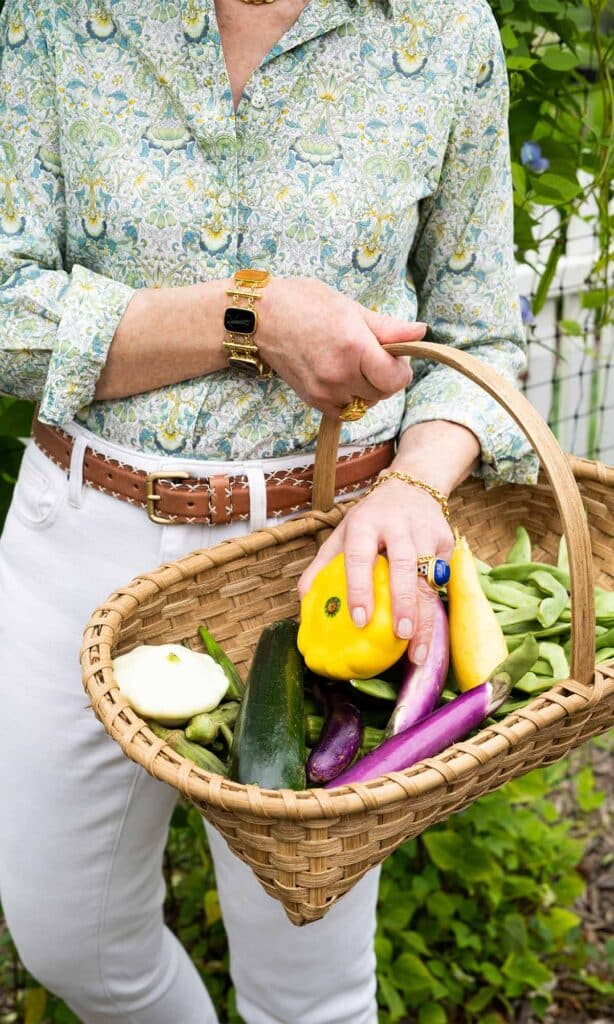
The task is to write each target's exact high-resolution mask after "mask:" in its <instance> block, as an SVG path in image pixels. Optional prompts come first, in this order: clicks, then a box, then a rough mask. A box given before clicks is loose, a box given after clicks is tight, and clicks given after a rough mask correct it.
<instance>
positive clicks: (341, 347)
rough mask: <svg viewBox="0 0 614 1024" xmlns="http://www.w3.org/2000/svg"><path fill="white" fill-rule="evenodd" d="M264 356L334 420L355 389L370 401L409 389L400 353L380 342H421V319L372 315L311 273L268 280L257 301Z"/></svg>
mask: <svg viewBox="0 0 614 1024" xmlns="http://www.w3.org/2000/svg"><path fill="white" fill-rule="evenodd" d="M258 313H259V325H258V333H257V335H256V340H257V343H258V347H259V349H260V352H261V353H262V356H263V358H264V359H265V360H266V362H267V363H268V365H269V366H271V367H272V369H273V370H275V371H276V373H277V374H278V375H279V376H280V377H282V378H283V380H285V381H286V383H287V384H289V385H290V387H291V388H293V389H294V391H296V392H297V394H298V395H300V397H301V398H302V399H303V401H305V402H306V403H307V404H308V405H311V406H314V407H315V408H316V409H320V411H321V412H323V413H324V414H325V415H327V416H329V417H331V418H333V419H337V418H338V416H339V410H340V409H341V408H342V407H343V406H344V405H346V404H347V403H348V402H350V401H351V399H352V398H353V397H354V396H355V395H356V396H358V397H360V398H364V399H365V401H366V402H367V403H368V404H369V405H374V404H375V403H376V402H379V401H380V400H381V399H382V398H389V397H390V396H391V395H393V394H394V393H395V392H396V391H400V390H401V389H402V388H406V387H407V386H408V385H409V384H410V382H411V378H412V373H411V369H410V367H409V362H408V360H407V359H406V358H404V357H402V356H401V357H395V356H391V355H389V354H388V353H387V352H385V351H384V350H383V349H382V347H381V346H382V345H383V344H388V343H391V342H403V341H419V340H420V338H422V337H424V333H425V331H426V325H425V324H419V323H413V324H411V323H406V322H405V321H404V320H399V319H397V318H396V317H392V316H388V315H386V314H384V313H374V312H373V311H372V310H369V309H367V308H366V307H365V306H361V305H360V303H359V302H356V301H355V300H354V299H350V298H348V297H347V296H346V295H342V294H341V292H338V291H336V290H335V289H334V288H331V287H329V285H327V284H323V282H321V281H318V280H316V279H315V278H309V277H287V278H275V277H274V278H273V279H272V280H271V283H270V284H269V285H268V286H267V287H266V288H265V289H264V290H263V292H262V297H261V298H260V299H259V302H258Z"/></svg>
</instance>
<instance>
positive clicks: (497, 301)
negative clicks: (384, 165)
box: [401, 4, 538, 483]
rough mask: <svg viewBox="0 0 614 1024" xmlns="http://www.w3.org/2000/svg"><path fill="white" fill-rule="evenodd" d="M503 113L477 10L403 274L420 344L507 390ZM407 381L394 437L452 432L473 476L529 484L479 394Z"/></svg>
mask: <svg viewBox="0 0 614 1024" xmlns="http://www.w3.org/2000/svg"><path fill="white" fill-rule="evenodd" d="M486 6H487V5H486V4H484V7H485V8H486ZM507 111H508V84H507V72H506V67H505V60H504V56H503V51H502V47H501V42H500V38H499V32H498V28H497V25H496V22H495V20H494V18H493V16H492V14H491V12H490V11H489V10H487V11H485V12H482V16H481V17H480V20H479V22H478V23H477V25H476V32H475V35H474V42H473V47H472V52H471V54H470V56H469V59H468V63H467V75H466V79H465V85H464V89H463V93H462V96H461V98H460V100H459V105H458V108H457V112H456V116H455V118H454V122H453V124H452V128H451V132H450V136H449V141H448V147H447V150H446V153H445V157H444V161H443V165H442V168H441V173H440V177H439V181H438V184H437V188H436V190H435V193H434V194H433V195H432V196H430V197H428V198H427V199H426V200H424V201H423V203H422V205H421V209H420V224H419V228H418V232H417V235H416V239H415V241H414V245H413V247H412V252H411V254H410V257H409V261H408V270H409V274H410V278H411V279H412V281H413V284H414V287H415V289H416V294H417V296H418V317H417V319H419V320H422V321H424V322H426V323H427V324H429V329H430V337H431V338H432V339H433V340H434V341H437V342H441V343H444V344H448V345H452V346H454V347H455V348H459V349H463V350H465V351H466V352H468V353H469V354H470V355H472V356H475V357H476V358H477V359H480V360H482V361H483V362H485V363H487V364H488V365H489V366H491V367H492V368H493V369H494V370H496V371H497V372H498V373H501V374H502V375H503V376H505V377H506V378H507V379H508V380H511V381H512V382H513V383H514V384H517V382H518V378H519V374H520V373H521V372H522V371H523V370H524V369H525V367H526V342H525V338H524V331H523V327H522V321H521V317H520V308H519V299H518V294H517V286H516V271H515V264H514V255H513V253H514V248H513V202H512V187H511V168H510V155H509V140H508V129H507ZM414 374H415V377H414V380H415V383H414V384H413V386H412V387H411V388H409V389H408V392H407V398H406V406H405V411H404V415H403V420H402V424H401V432H403V431H405V430H407V429H408V428H409V427H410V426H413V425H414V424H416V423H422V422H425V421H427V420H436V419H437V420H441V419H445V420H450V421H452V422H454V423H459V424H461V425H462V426H464V427H467V428H468V429H469V430H471V431H472V432H473V433H474V434H475V436H476V437H477V439H478V441H479V442H480V446H481V458H480V463H479V466H478V469H477V471H476V472H477V474H478V475H480V476H482V477H484V478H485V479H486V480H487V481H488V482H489V483H495V482H502V481H516V482H534V481H535V480H536V478H537V468H538V465H537V459H536V456H535V454H534V452H533V450H532V448H531V446H530V444H529V442H528V441H527V439H526V438H525V436H524V434H523V433H522V431H521V430H520V428H519V427H518V426H517V425H516V423H515V422H514V421H513V420H512V419H511V417H510V416H509V415H508V414H507V413H506V412H504V410H503V409H502V408H501V406H500V405H499V404H498V403H497V402H496V401H495V400H494V399H493V398H491V397H490V396H489V395H488V394H487V393H486V392H485V391H483V390H482V389H481V388H480V387H478V386H477V385H475V384H473V383H472V382H471V381H469V380H467V379H466V378H465V377H463V376H462V375H461V374H459V373H458V372H456V371H455V370H452V369H450V368H449V367H443V366H439V365H434V364H432V363H418V364H416V366H415V367H414Z"/></svg>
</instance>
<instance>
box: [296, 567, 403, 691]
mask: <svg viewBox="0 0 614 1024" xmlns="http://www.w3.org/2000/svg"><path fill="white" fill-rule="evenodd" d="M373 592H374V601H375V604H374V610H373V615H372V617H371V619H370V620H369V622H368V623H367V624H366V626H363V627H362V628H361V627H359V626H356V625H354V622H353V621H352V616H351V614H350V609H349V607H348V598H347V584H346V578H345V558H344V556H343V554H340V555H337V556H336V557H335V558H333V559H332V561H330V562H329V563H328V565H325V566H324V568H323V569H321V570H320V572H319V573H318V575H317V576H316V577H315V579H314V581H313V583H312V584H311V587H310V588H309V590H308V591H307V593H306V594H305V596H304V598H303V600H302V602H301V624H300V629H299V631H298V639H297V643H298V649H299V651H300V652H301V654H302V655H303V658H304V659H305V663H306V665H307V666H308V668H310V669H311V671H312V672H316V673H317V674H318V675H321V676H328V677H329V678H332V679H370V678H371V677H372V676H376V675H378V674H379V673H380V672H383V671H384V670H385V669H387V668H390V666H391V665H394V663H395V661H398V660H399V658H400V657H401V655H402V654H403V652H404V651H405V650H406V649H407V644H408V641H407V640H401V639H400V638H399V637H398V636H396V634H395V632H394V628H393V620H392V603H391V597H390V570H389V568H388V561H387V559H386V558H384V557H383V556H382V555H378V557H377V561H376V563H375V566H374V569H373Z"/></svg>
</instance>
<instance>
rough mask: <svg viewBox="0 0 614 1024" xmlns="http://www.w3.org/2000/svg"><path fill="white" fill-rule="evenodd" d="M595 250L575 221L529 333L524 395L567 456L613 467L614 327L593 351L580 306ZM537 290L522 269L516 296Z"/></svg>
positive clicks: (587, 314) (547, 225) (591, 237)
mask: <svg viewBox="0 0 614 1024" xmlns="http://www.w3.org/2000/svg"><path fill="white" fill-rule="evenodd" d="M587 212H592V211H590V210H589V211H587ZM554 218H555V215H554V214H548V216H547V217H546V218H545V220H544V234H545V233H546V232H549V231H550V230H551V229H552V228H553V226H555V225H556V220H555V219H554ZM597 252H598V241H597V238H596V236H595V234H594V233H593V232H591V229H590V224H587V223H586V221H584V220H582V219H580V218H577V219H575V220H573V221H572V222H571V224H570V227H569V233H568V241H567V253H566V255H565V256H563V257H562V258H561V260H560V261H559V265H558V268H557V273H556V275H555V278H554V280H553V282H552V285H551V288H550V291H549V295H548V299H547V301H546V303H545V305H544V307H543V309H542V310H541V311H540V313H539V314H538V316H537V317H536V323H535V324H534V325H533V326H532V327H530V328H528V340H529V345H528V373H527V378H526V381H525V382H524V391H525V393H526V395H527V398H529V399H530V401H531V402H532V403H533V405H535V406H536V408H537V409H538V410H539V412H540V413H541V415H542V416H543V417H544V419H545V420H546V421H547V422H549V423H550V426H551V428H552V429H553V431H554V433H555V434H556V436H557V438H558V440H559V443H560V444H561V446H562V447H563V448H564V449H565V450H566V451H570V452H573V453H574V454H576V455H582V456H586V455H590V456H591V457H593V458H598V459H601V460H602V461H603V462H606V463H613V464H614V329H613V328H612V325H609V327H607V328H606V329H605V331H602V336H601V339H600V346H599V347H598V346H597V344H596V338H595V332H594V315H593V313H592V311H591V310H590V309H585V308H583V307H582V303H581V295H582V293H583V292H585V291H586V290H587V288H588V287H589V286H588V285H587V278H588V276H589V274H590V270H591V267H592V265H593V263H594V261H595V259H596V255H597ZM536 284H537V275H536V274H535V272H534V271H533V270H531V268H530V267H528V266H524V265H522V266H519V267H518V289H519V292H520V294H521V295H526V296H527V297H529V298H530V296H531V294H532V293H533V292H534V290H535V287H536ZM561 321H576V322H577V323H579V324H580V325H581V326H582V329H583V333H582V336H580V337H574V336H571V335H569V334H565V333H564V332H563V331H562V330H561V327H560V323H561ZM592 410H594V411H592Z"/></svg>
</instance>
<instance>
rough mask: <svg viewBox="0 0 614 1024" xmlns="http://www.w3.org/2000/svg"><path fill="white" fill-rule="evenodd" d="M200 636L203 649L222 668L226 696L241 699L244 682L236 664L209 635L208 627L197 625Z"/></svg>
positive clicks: (243, 691)
mask: <svg viewBox="0 0 614 1024" xmlns="http://www.w3.org/2000/svg"><path fill="white" fill-rule="evenodd" d="M198 632H199V633H200V638H201V640H202V642H203V644H204V645H205V650H206V652H207V654H209V655H210V656H211V657H212V658H213V660H214V661H217V663H218V665H219V666H220V667H221V668H223V669H224V675H225V676H226V678H227V680H228V690H227V691H226V696H227V697H230V698H231V699H232V700H242V698H243V694H244V693H245V683H244V682H243V680H242V679H241V676H240V675H239V673H238V671H237V667H236V665H235V664H234V663H233V662H232V661H231V660H230V658H229V657H228V655H227V654H225V653H224V651H223V650H222V648H221V647H220V645H219V644H218V642H217V640H216V639H215V638H214V637H213V636H212V635H211V633H210V632H209V630H208V629H205V627H204V626H199V627H198Z"/></svg>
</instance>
